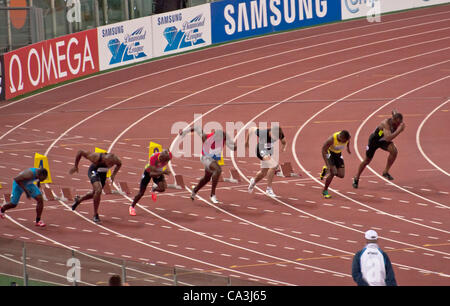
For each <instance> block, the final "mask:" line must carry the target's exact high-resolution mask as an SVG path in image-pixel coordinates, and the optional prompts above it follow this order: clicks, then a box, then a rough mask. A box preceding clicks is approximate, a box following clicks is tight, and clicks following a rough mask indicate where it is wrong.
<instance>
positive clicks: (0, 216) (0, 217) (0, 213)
mask: <svg viewBox="0 0 450 306" xmlns="http://www.w3.org/2000/svg"><path fill="white" fill-rule="evenodd" d="M5 218H6V216H5V213H4V212H2V211H1V210H0V219H5Z"/></svg>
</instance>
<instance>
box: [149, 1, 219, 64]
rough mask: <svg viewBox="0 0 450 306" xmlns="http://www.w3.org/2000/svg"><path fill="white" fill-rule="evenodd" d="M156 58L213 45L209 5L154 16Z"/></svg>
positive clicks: (154, 50)
mask: <svg viewBox="0 0 450 306" xmlns="http://www.w3.org/2000/svg"><path fill="white" fill-rule="evenodd" d="M152 24H153V28H152V29H153V37H154V41H153V46H154V49H153V52H154V55H155V56H162V55H167V54H173V53H179V52H184V51H188V50H192V49H197V48H200V47H205V46H208V45H210V44H211V11H210V6H209V4H204V5H198V6H195V7H191V8H187V9H183V10H178V11H173V12H168V13H164V14H158V15H153V16H152Z"/></svg>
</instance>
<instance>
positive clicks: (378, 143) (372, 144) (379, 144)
mask: <svg viewBox="0 0 450 306" xmlns="http://www.w3.org/2000/svg"><path fill="white" fill-rule="evenodd" d="M391 143H392V141H386V140H380V139H379V137H378V136H377V135H376V134H375V133H373V134H371V135H370V137H369V144H368V145H367V148H366V156H367V157H368V158H370V159H372V158H373V156H374V155H375V151H376V150H377V149H378V148H381V149H383V150H385V151H387V150H388V147H389V145H390V144H391Z"/></svg>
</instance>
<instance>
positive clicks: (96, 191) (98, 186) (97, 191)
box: [92, 182, 103, 216]
mask: <svg viewBox="0 0 450 306" xmlns="http://www.w3.org/2000/svg"><path fill="white" fill-rule="evenodd" d="M102 189H103V188H102V183H100V182H94V183H93V184H92V198H93V199H94V216H98V207H99V206H100V199H101V196H102Z"/></svg>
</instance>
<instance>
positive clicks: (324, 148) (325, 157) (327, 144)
mask: <svg viewBox="0 0 450 306" xmlns="http://www.w3.org/2000/svg"><path fill="white" fill-rule="evenodd" d="M332 145H333V136H330V137H329V138H328V139H327V141H325V143H324V144H323V146H322V158H323V160H324V161H325V165H327V168H328V169H331V165H330V162H329V160H328V149H329V148H330V147H331V146H332Z"/></svg>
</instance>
